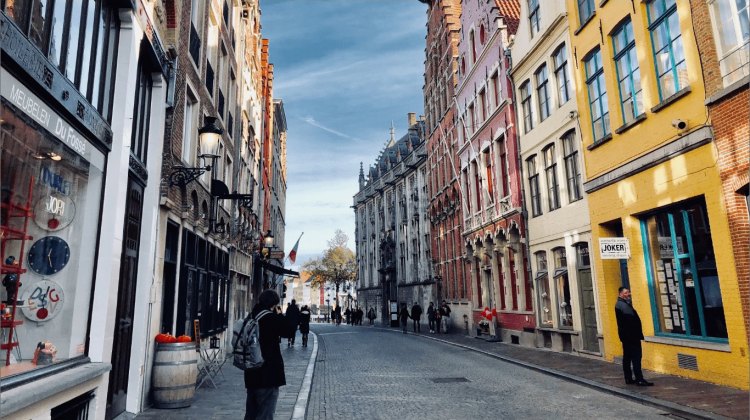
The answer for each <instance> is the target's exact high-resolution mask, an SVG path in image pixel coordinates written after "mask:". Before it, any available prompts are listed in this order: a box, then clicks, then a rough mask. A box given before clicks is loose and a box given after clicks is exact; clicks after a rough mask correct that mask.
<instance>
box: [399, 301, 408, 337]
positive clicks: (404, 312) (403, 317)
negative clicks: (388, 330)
mask: <svg viewBox="0 0 750 420" xmlns="http://www.w3.org/2000/svg"><path fill="white" fill-rule="evenodd" d="M398 317H399V319H400V320H401V331H402V332H403V333H404V334H406V326H407V325H408V324H409V310H408V309H406V304H405V303H402V304H401V311H400V312H399V316H398Z"/></svg>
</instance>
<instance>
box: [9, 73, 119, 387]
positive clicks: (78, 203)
mask: <svg viewBox="0 0 750 420" xmlns="http://www.w3.org/2000/svg"><path fill="white" fill-rule="evenodd" d="M6 76H7V74H4V75H3V83H4V84H6V83H7V84H8V85H10V86H9V90H10V91H13V92H16V93H17V95H18V96H15V97H12V98H9V99H7V98H5V97H4V98H3V99H2V106H1V107H0V109H1V110H2V111H1V112H2V113H1V114H0V120H1V121H2V124H1V125H0V145H2V146H1V147H2V153H1V154H0V156H2V157H1V158H0V192H1V193H0V244H1V246H0V262H2V267H1V270H2V277H3V285H4V286H5V287H4V288H2V289H0V300H2V305H0V306H2V307H3V309H2V311H1V312H0V319H1V320H2V324H1V325H0V344H2V351H0V377H2V379H3V382H4V383H7V382H5V381H6V378H8V377H11V376H16V375H17V376H19V377H21V379H23V376H24V374H25V373H26V372H29V371H34V370H41V369H44V368H45V367H47V366H49V365H55V364H57V363H59V362H65V361H69V360H72V359H76V358H78V357H82V356H84V355H85V349H86V341H87V338H88V337H87V326H88V325H87V324H88V319H89V316H90V314H91V311H90V309H91V308H90V302H91V292H92V285H93V278H94V259H95V252H96V244H97V243H98V241H97V240H96V238H97V237H98V235H99V223H98V221H99V210H100V203H101V199H102V188H103V183H102V179H103V168H104V165H105V156H104V155H103V154H102V153H100V152H99V151H98V150H97V149H96V147H94V146H93V145H92V144H91V143H89V142H88V140H87V139H86V138H85V137H84V135H83V134H81V133H79V132H78V131H77V130H76V129H74V128H73V127H71V126H69V125H68V124H67V123H66V122H65V121H64V120H63V119H62V118H61V117H59V116H58V115H57V114H56V113H55V112H54V111H53V110H52V109H50V108H48V107H47V106H46V105H45V104H44V103H43V102H42V101H41V100H40V99H39V98H37V97H36V96H35V95H34V94H33V93H31V92H30V91H28V90H26V88H25V87H24V86H23V85H22V84H21V83H20V82H18V81H17V80H15V79H14V78H13V77H12V76H8V77H6ZM21 94H23V107H24V108H23V109H28V110H30V109H33V110H34V111H35V113H34V114H33V115H32V114H26V113H25V112H24V111H23V110H21V109H20V108H17V107H16V106H15V104H16V103H18V101H21V99H20V98H21V96H20V95H21ZM37 112H44V113H45V115H46V116H47V118H45V119H43V120H39V123H37V121H38V120H37V119H36V116H38V115H40V114H38V113H37ZM42 124H44V125H42ZM53 127H54V128H56V129H57V130H55V132H57V133H60V132H63V133H66V134H65V135H64V136H62V135H60V134H53V132H52V131H47V128H49V129H50V130H52V129H53ZM58 130H60V131H58ZM58 136H59V137H58ZM61 137H62V138H61ZM73 144H74V145H75V149H73V148H69V147H68V145H73Z"/></svg>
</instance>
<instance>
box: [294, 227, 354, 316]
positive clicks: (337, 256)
mask: <svg viewBox="0 0 750 420" xmlns="http://www.w3.org/2000/svg"><path fill="white" fill-rule="evenodd" d="M348 242H349V237H348V236H346V233H344V232H343V231H342V230H341V229H337V230H336V233H335V234H334V236H333V238H331V239H330V240H329V241H328V249H326V250H325V251H324V252H323V256H322V257H319V258H314V259H312V260H310V261H308V262H306V263H305V264H304V265H303V266H302V269H303V270H304V271H307V272H309V273H310V277H311V278H312V285H313V286H318V287H321V286H325V285H326V284H331V285H333V286H334V287H335V288H336V305H337V306H338V303H339V302H338V300H339V290H340V289H341V285H343V284H346V283H347V282H352V281H354V279H355V278H356V277H357V261H356V258H355V257H354V251H352V250H351V249H349V248H348V247H347V243H348Z"/></svg>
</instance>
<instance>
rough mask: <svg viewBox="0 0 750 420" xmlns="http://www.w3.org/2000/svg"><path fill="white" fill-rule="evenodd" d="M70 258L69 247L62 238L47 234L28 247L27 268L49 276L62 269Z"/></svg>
mask: <svg viewBox="0 0 750 420" xmlns="http://www.w3.org/2000/svg"><path fill="white" fill-rule="evenodd" d="M69 260H70V247H69V246H68V243H67V242H65V240H64V239H62V238H60V237H57V236H47V237H44V238H42V239H40V240H38V241H36V242H34V245H32V246H31V249H29V259H28V264H29V268H31V269H32V270H34V272H36V273H37V274H41V275H43V276H49V275H52V274H55V273H57V272H59V271H60V270H62V269H63V268H64V267H65V266H66V265H67V264H68V261H69Z"/></svg>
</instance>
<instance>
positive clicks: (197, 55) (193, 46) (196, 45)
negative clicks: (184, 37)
mask: <svg viewBox="0 0 750 420" xmlns="http://www.w3.org/2000/svg"><path fill="white" fill-rule="evenodd" d="M190 56H191V57H193V62H194V63H195V66H196V67H198V68H200V66H201V65H200V59H201V38H200V37H199V36H198V31H197V30H196V29H195V25H193V23H192V22H190Z"/></svg>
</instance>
